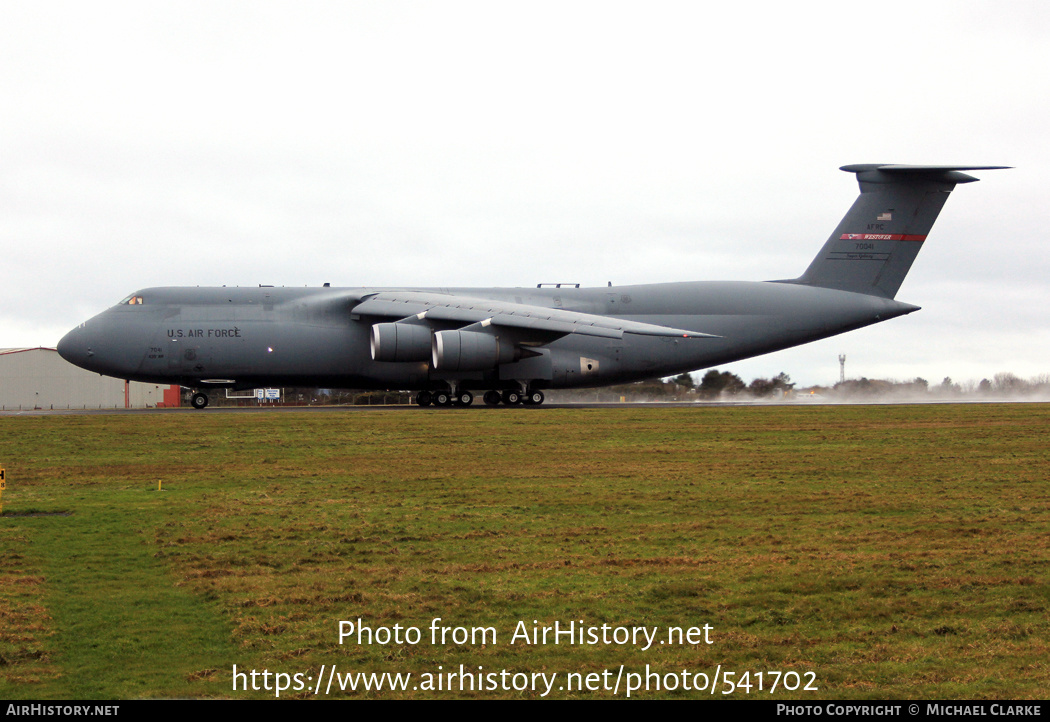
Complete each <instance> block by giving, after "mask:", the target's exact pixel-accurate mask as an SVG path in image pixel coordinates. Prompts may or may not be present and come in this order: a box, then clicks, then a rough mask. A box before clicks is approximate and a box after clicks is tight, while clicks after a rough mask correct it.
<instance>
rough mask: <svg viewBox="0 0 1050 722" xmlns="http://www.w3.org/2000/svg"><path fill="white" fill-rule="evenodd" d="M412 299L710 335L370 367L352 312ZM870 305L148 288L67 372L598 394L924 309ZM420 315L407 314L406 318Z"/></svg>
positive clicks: (109, 317) (670, 291)
mask: <svg viewBox="0 0 1050 722" xmlns="http://www.w3.org/2000/svg"><path fill="white" fill-rule="evenodd" d="M398 290H401V291H418V292H424V293H427V294H431V295H433V296H435V297H440V298H443V299H445V300H446V301H448V302H455V300H456V299H458V298H460V297H464V298H471V299H488V300H492V301H504V302H508V303H514V304H526V305H529V306H534V307H536V308H538V309H561V310H566V311H575V312H578V313H582V314H593V315H597V316H606V317H613V318H620V319H627V320H631V321H641V322H644V323H648V324H654V325H659V326H669V327H672V328H679V329H688V330H691V331H697V332H702V333H706V334H712V335H713V336H715V338H671V337H654V336H646V335H636V334H633V333H625V334H623V336H622V338H595V337H593V336H584V335H579V334H576V333H570V334H568V335H565V336H563V337H561V338H558V339H557V340H554V341H551V342H550V343H546V344H544V345H543V347H542V348H540V349H537V350H535V351H533V352H532V353H533V354H534V355H532V356H530V357H527V358H524V359H522V360H520V361H518V362H516V363H514V364H504V365H501V366H495V367H494V368H492V369H489V370H474V371H471V372H469V373H459V374H449V373H443V372H441V371H438V370H436V369H434V368H433V364H430V363H427V362H425V361H421V360H416V361H410V362H396V361H376V360H373V358H372V353H371V352H370V346H369V339H370V333H371V329H372V326H373V324H374V323H375V322H376V319H375V318H370V317H366V316H359V315H358V314H355V312H354V309H355V308H356V307H357V305H358V304H359V303H360V302H361V300H362V299H363V298H367V297H368V296H369V295H371V294H375V293H377V292H381V291H398ZM917 308H918V307H916V306H912V305H909V304H905V303H900V302H898V301H894V300H892V299H888V298H882V297H879V296H874V295H866V294H861V293H853V292H849V291H841V290H833V289H828V288H817V287H812V286H806V285H799V284H797V283H783V282H734V281H702V282H687V283H667V284H649V285H634V286H617V287H598V288H546V287H545V288H429V289H377V288H341V289H336V288H327V287H325V288H274V287H259V288H226V287H220V288H147V289H143V290H141V291H138V292H136V293H135V294H133V295H132V296H130V297H129V298H128V299H125V301H123V302H121V303H120V304H118V305H116V306H114V307H112V308H110V309H108V310H106V311H104V312H103V313H101V314H99V315H97V316H95V317H94V318H91V319H90V320H88V321H86V322H85V323H83V324H81V325H80V326H79V327H77V328H75V329H73V330H72V331H70V332H69V333H68V334H67V335H66V336H65V337H64V338H63V339H62V340H61V342H60V343H59V346H58V350H59V353H60V354H61V355H62V356H63V357H64V358H65V359H67V360H68V361H70V362H72V363H74V364H76V365H78V366H81V367H83V368H86V369H90V370H92V371H97V372H98V373H101V374H105V375H108V376H115V377H119V378H123V379H128V380H133V381H144V382H150V383H164V384H180V385H182V386H187V387H193V388H197V387H201V386H208V385H221V386H229V387H235V388H258V387H263V386H286V387H291V386H297V387H325V388H355V389H405V390H408V389H432V388H437V387H439V386H441V385H443V384H447V383H448V382H449V381H450V380H451V381H454V382H455V383H457V384H460V385H463V386H467V387H474V388H500V387H503V386H505V385H506V383H505V382H511V381H514V380H523V381H526V382H528V383H529V384H530V385H532V386H535V387H537V388H568V387H580V386H601V385H606V384H611V383H621V382H627V381H633V380H641V379H645V378H652V377H659V376H668V375H672V374H678V373H681V372H683V371H693V370H696V369H702V368H707V367H710V366H714V365H718V364H724V363H728V362H731V361H737V360H740V359H743V358H748V357H751V356H756V355H759V354H764V353H769V352H772V351H777V350H780V349H784V348H788V347H791V346H796V345H798V344H802V343H807V342H810V341H815V340H817V339H821V338H825V337H828V336H833V335H835V334H839V333H843V332H845V331H849V330H852V329H856V328H860V327H862V326H867V325H870V324H872V323H877V322H879V321H884V320H887V319H889V318H894V317H896V316H900V315H903V314H906V313H910V312H912V311H915V310H917ZM411 312H414V310H413V309H411V308H408V309H406V316H408V315H409V313H411Z"/></svg>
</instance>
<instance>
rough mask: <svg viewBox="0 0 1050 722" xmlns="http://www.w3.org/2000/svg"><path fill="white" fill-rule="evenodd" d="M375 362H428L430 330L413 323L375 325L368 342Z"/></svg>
mask: <svg viewBox="0 0 1050 722" xmlns="http://www.w3.org/2000/svg"><path fill="white" fill-rule="evenodd" d="M369 346H370V347H371V349H372V359H373V360H375V361H429V360H430V353H431V348H430V328H429V327H428V326H420V325H418V324H414V323H377V324H374V325H373V326H372V338H371V340H370V342H369Z"/></svg>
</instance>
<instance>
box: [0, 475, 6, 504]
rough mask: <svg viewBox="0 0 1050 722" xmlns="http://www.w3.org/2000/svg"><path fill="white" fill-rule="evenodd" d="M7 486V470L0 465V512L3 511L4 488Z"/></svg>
mask: <svg viewBox="0 0 1050 722" xmlns="http://www.w3.org/2000/svg"><path fill="white" fill-rule="evenodd" d="M6 488H7V472H6V471H5V470H4V467H2V466H0V514H3V513H4V489H6Z"/></svg>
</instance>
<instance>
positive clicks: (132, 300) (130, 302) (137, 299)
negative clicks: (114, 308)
mask: <svg viewBox="0 0 1050 722" xmlns="http://www.w3.org/2000/svg"><path fill="white" fill-rule="evenodd" d="M117 305H118V306H141V305H142V296H128V297H127V298H125V299H124V300H123V301H121V302H120V303H118V304H117Z"/></svg>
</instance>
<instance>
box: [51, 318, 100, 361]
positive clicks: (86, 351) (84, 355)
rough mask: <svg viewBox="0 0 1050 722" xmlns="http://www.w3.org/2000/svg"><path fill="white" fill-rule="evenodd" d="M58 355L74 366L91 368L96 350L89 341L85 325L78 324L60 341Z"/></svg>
mask: <svg viewBox="0 0 1050 722" xmlns="http://www.w3.org/2000/svg"><path fill="white" fill-rule="evenodd" d="M57 349H58V355H59V356H61V357H62V358H64V359H65V360H66V361H68V362H69V363H71V364H73V365H74V366H80V367H81V368H89V365H90V363H91V357H92V356H94V355H95V352H94V351H93V350H92V349H91V346H90V345H89V343H88V339H87V334H86V333H85V332H84V327H83V326H78V327H77V328H74V329H73V330H72V331H70V332H69V333H67V334H66V335H65V336H63V337H62V340H61V341H59V342H58V346H57Z"/></svg>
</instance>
